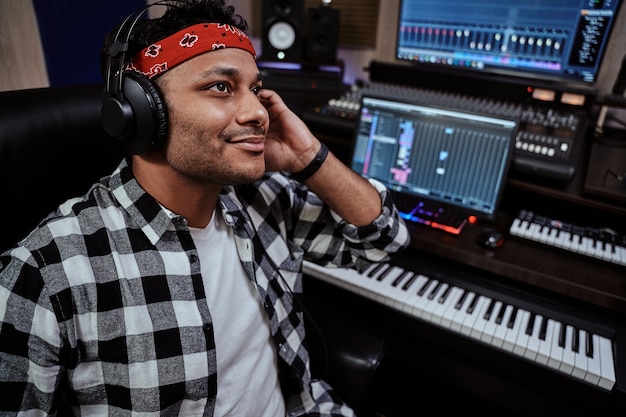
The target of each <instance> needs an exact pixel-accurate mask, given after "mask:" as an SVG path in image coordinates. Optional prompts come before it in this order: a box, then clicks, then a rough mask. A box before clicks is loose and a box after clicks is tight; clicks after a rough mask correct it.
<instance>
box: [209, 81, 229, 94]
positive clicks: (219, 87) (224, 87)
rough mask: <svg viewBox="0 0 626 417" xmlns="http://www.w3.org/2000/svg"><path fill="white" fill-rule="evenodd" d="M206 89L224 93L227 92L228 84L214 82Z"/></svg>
mask: <svg viewBox="0 0 626 417" xmlns="http://www.w3.org/2000/svg"><path fill="white" fill-rule="evenodd" d="M208 89H209V90H216V91H219V92H220V93H226V92H228V84H226V83H215V84H213V85H211V86H209V88H208Z"/></svg>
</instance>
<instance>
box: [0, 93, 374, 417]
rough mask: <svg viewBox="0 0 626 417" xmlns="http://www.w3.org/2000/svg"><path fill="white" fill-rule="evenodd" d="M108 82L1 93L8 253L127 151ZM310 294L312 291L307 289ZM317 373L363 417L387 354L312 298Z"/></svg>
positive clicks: (0, 238)
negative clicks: (106, 114)
mask: <svg viewBox="0 0 626 417" xmlns="http://www.w3.org/2000/svg"><path fill="white" fill-rule="evenodd" d="M102 91H103V85H101V84H94V85H80V86H69V87H50V88H37V89H27V90H17V91H5V92H0V192H1V193H2V194H1V195H2V204H0V219H2V220H3V225H2V229H1V231H0V252H3V251H4V250H6V249H8V248H10V247H11V246H13V245H14V244H15V243H16V242H17V241H18V240H20V239H22V238H23V237H25V236H26V234H27V233H28V232H29V231H30V230H32V229H33V228H34V227H35V226H36V225H37V223H38V222H39V221H40V220H42V219H43V218H44V217H45V216H46V215H47V214H48V213H50V212H51V211H53V210H54V209H55V208H56V207H57V206H58V205H59V204H60V203H61V202H63V201H65V200H66V199H68V198H70V197H75V196H80V195H83V194H84V193H85V192H87V190H88V189H89V187H90V186H91V184H93V183H95V182H96V181H97V180H98V179H99V178H100V177H101V176H104V175H107V174H109V173H111V172H112V171H113V169H114V168H115V167H116V166H117V164H118V163H119V161H120V160H121V159H122V158H123V157H124V153H123V151H122V147H121V146H119V144H118V143H116V139H113V138H111V137H110V136H108V135H107V134H106V132H104V130H103V128H102V125H101V121H100V107H101V101H102ZM305 294H306V291H305ZM303 304H304V305H306V306H307V311H309V313H310V314H308V315H307V320H306V321H307V327H308V336H309V343H310V350H311V357H312V368H313V370H314V376H318V377H323V378H325V379H326V380H328V381H329V382H330V383H331V384H332V385H333V386H334V387H335V389H336V390H337V391H338V393H339V394H340V395H341V396H342V398H344V400H345V401H347V402H348V403H349V404H350V405H351V406H352V407H353V408H355V410H357V411H358V412H359V414H360V415H363V416H365V415H367V410H364V409H363V408H364V404H365V400H366V399H367V395H368V389H369V386H370V381H371V379H372V377H373V376H374V373H375V371H376V369H377V367H378V365H379V363H380V361H381V360H382V358H383V356H384V353H385V345H384V343H383V341H382V340H379V339H377V338H376V337H373V336H372V335H370V334H368V333H367V332H365V331H363V330H361V329H358V328H355V327H353V326H352V325H350V324H349V323H348V322H346V321H343V320H342V319H341V318H339V317H335V316H333V314H332V309H330V308H327V306H325V305H324V302H323V300H319V299H306V297H305V299H304V300H303Z"/></svg>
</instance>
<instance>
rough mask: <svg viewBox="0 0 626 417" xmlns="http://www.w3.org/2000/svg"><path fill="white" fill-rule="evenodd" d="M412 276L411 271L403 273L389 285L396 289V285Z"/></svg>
mask: <svg viewBox="0 0 626 417" xmlns="http://www.w3.org/2000/svg"><path fill="white" fill-rule="evenodd" d="M409 274H412V272H411V271H406V270H405V271H404V272H403V273H401V274H400V276H398V278H396V279H394V280H393V282H392V283H391V286H392V287H397V286H398V285H400V283H401V282H402V281H404V279H405V278H406V277H407V276H408V275H409Z"/></svg>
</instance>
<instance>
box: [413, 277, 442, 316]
mask: <svg viewBox="0 0 626 417" xmlns="http://www.w3.org/2000/svg"><path fill="white" fill-rule="evenodd" d="M437 284H439V281H437V280H435V279H428V280H427V281H426V283H425V284H424V285H422V287H421V288H420V289H419V290H418V291H417V293H416V294H414V295H412V296H410V297H409V298H407V302H408V303H409V304H410V307H411V310H410V314H411V315H412V316H415V317H419V318H423V317H424V313H425V311H426V304H427V303H428V297H427V295H428V293H429V292H430V291H432V290H433V288H435V287H436V286H437Z"/></svg>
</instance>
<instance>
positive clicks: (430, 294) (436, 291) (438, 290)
mask: <svg viewBox="0 0 626 417" xmlns="http://www.w3.org/2000/svg"><path fill="white" fill-rule="evenodd" d="M447 288H448V284H446V283H442V282H437V285H435V286H433V287H432V289H431V288H429V289H428V291H427V292H425V293H424V298H426V300H425V302H424V311H423V312H422V318H423V319H424V320H426V321H432V322H435V323H436V321H435V319H433V313H434V311H435V309H436V308H437V305H438V303H437V299H438V298H439V297H440V296H441V294H443V292H444V291H445V290H446V289H447Z"/></svg>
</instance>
